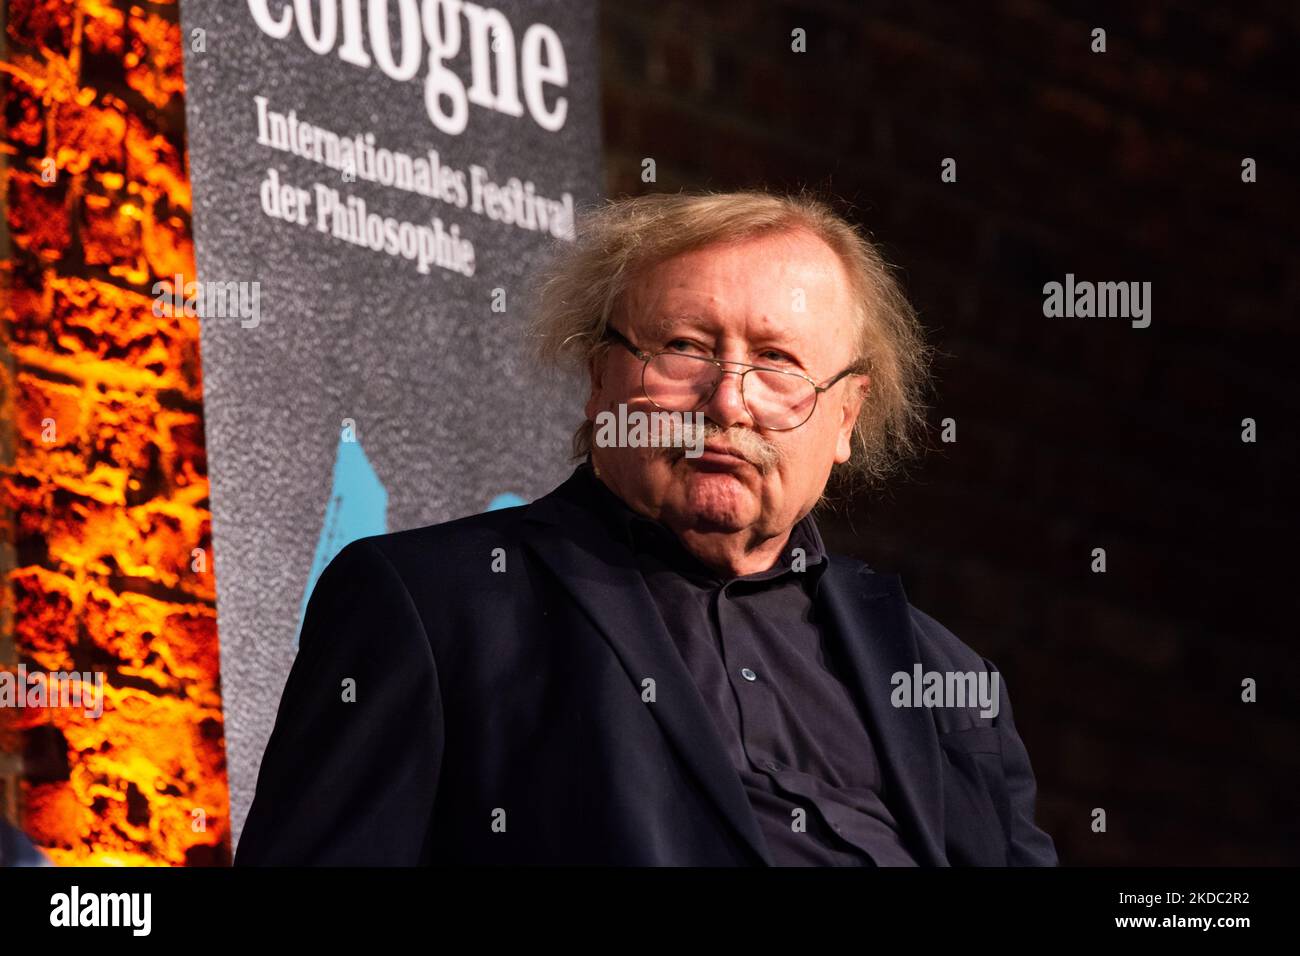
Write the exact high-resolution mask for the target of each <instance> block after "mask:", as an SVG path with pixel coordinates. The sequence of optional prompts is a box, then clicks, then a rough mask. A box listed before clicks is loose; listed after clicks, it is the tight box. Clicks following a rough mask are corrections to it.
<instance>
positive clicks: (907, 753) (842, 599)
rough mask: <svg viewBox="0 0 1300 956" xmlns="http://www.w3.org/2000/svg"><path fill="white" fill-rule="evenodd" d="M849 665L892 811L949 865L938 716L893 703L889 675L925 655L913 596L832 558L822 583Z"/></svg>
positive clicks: (933, 862) (932, 859) (930, 855)
mask: <svg viewBox="0 0 1300 956" xmlns="http://www.w3.org/2000/svg"><path fill="white" fill-rule="evenodd" d="M818 601H819V602H821V603H822V604H823V606H824V607H825V609H826V610H827V611H828V612H829V615H830V619H829V621H828V622H827V623H829V624H830V625H831V627H832V634H831V635H828V636H830V637H832V638H836V637H838V639H839V642H840V646H841V647H842V648H843V649H844V655H843V656H844V658H845V659H846V661H847V662H848V665H849V673H848V674H846V675H845V677H846V678H847V682H848V683H849V685H850V688H851V690H852V691H853V692H854V693H855V694H856V695H857V698H858V702H859V707H860V709H861V710H862V712H863V713H864V714H865V715H866V717H867V719H868V721H869V722H870V726H869V728H868V730H869V731H870V733H871V742H872V744H873V745H874V746H875V748H876V753H877V754H878V755H879V758H880V762H881V766H882V769H883V771H884V773H885V774H886V779H887V782H888V783H889V784H891V785H892V790H891V791H890V801H889V807H890V810H891V811H892V812H893V813H894V814H895V815H896V816H898V817H899V823H900V825H903V826H910V829H911V830H912V832H913V833H915V835H916V839H917V840H918V841H919V843H918V845H917V847H916V849H917V850H919V851H920V852H921V854H922V859H920V860H918V862H919V863H921V864H922V865H928V866H947V865H948V859H947V855H946V854H945V853H944V849H943V847H944V836H943V814H944V810H943V790H942V780H943V776H942V764H941V758H940V753H939V739H938V737H937V736H936V734H935V728H934V721H933V718H932V717H931V715H930V713H929V711H928V710H927V709H926V708H924V707H894V706H893V705H892V704H891V703H890V699H889V698H890V694H891V692H892V690H893V686H892V685H891V683H890V678H891V676H892V675H893V674H895V673H897V672H899V671H903V672H906V673H908V674H910V673H912V667H913V665H914V664H916V663H917V662H918V661H919V660H920V659H921V658H920V655H919V653H918V651H917V646H916V637H915V635H913V633H912V625H911V617H910V615H909V613H908V607H909V605H908V601H907V596H906V595H905V594H904V593H903V586H902V582H901V581H900V580H899V577H898V575H896V574H880V573H875V572H871V571H869V570H867V569H866V568H865V567H864V566H863V565H861V564H860V563H857V562H846V561H844V560H843V559H840V558H836V559H832V560H831V561H830V565H829V567H828V568H827V569H826V573H825V574H824V575H823V576H822V580H821V584H820V587H819V589H818Z"/></svg>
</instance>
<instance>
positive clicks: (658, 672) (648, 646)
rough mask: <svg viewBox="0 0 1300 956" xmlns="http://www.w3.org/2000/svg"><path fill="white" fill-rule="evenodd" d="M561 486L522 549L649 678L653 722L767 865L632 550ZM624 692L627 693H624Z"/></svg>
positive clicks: (544, 502)
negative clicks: (546, 569) (653, 698)
mask: <svg viewBox="0 0 1300 956" xmlns="http://www.w3.org/2000/svg"><path fill="white" fill-rule="evenodd" d="M572 481H573V479H570V480H569V481H568V482H565V484H564V485H561V486H560V488H558V489H556V491H553V492H551V493H550V494H549V495H546V496H545V497H543V498H541V499H539V500H538V501H536V502H535V503H534V504H532V505H531V506H530V513H529V518H530V519H531V520H534V521H536V522H538V523H539V531H540V532H541V533H540V534H539V535H538V536H537V537H536V538H535V539H531V540H530V539H526V541H525V547H528V548H529V549H530V550H532V551H533V553H534V554H536V555H537V556H538V557H539V558H540V559H541V560H542V562H543V563H544V564H545V565H547V566H548V567H549V568H550V569H551V570H552V571H553V572H554V574H555V577H556V578H557V579H558V580H559V582H560V583H561V584H562V585H563V586H564V588H565V589H566V590H567V591H568V592H569V594H570V596H571V597H572V598H573V600H574V601H575V602H576V603H577V604H578V605H579V606H580V607H581V608H582V609H583V610H584V611H585V612H586V614H587V615H588V616H589V617H590V618H591V620H592V621H593V622H595V624H596V629H597V630H598V631H599V632H600V634H601V636H602V637H603V638H604V639H605V640H606V641H607V642H608V643H609V645H610V646H611V647H612V648H613V650H614V653H615V654H616V655H617V656H618V658H619V660H620V661H621V662H622V664H623V668H624V669H625V670H626V671H627V674H628V677H629V678H630V679H631V682H632V685H633V687H635V688H639V687H640V686H641V682H642V681H643V680H644V679H645V678H647V677H652V678H654V681H655V687H656V695H657V697H658V700H659V701H660V702H658V703H653V704H647V705H646V706H647V707H649V708H650V712H651V714H652V715H653V716H654V719H655V720H656V721H658V723H659V725H660V727H661V729H662V730H663V732H664V734H665V735H667V737H668V739H669V740H670V741H671V742H672V745H673V747H674V748H675V749H676V750H677V752H678V754H679V755H680V756H681V758H682V760H683V762H684V763H685V764H686V765H687V766H688V767H690V769H691V771H692V772H693V773H694V775H695V777H696V779H697V780H698V782H699V784H700V786H701V787H702V788H703V789H704V791H705V792H706V793H707V794H708V795H709V796H710V797H711V798H712V799H713V801H714V802H715V803H716V804H717V806H718V809H719V810H720V811H721V813H722V816H723V818H724V819H726V820H727V821H728V822H729V823H730V824H731V825H732V826H733V827H734V828H735V830H736V832H737V834H738V835H739V836H740V838H741V839H742V840H743V841H744V842H745V843H746V844H747V845H748V846H749V847H750V848H751V849H752V850H753V852H754V854H755V856H756V857H757V858H758V861H759V862H762V863H765V864H767V865H769V866H770V865H772V862H773V861H772V858H771V855H770V853H769V851H768V848H767V843H766V841H765V840H764V839H763V837H762V833H761V831H760V829H759V825H758V820H757V818H756V817H755V816H754V812H753V809H752V808H751V806H750V803H749V797H748V795H747V794H746V793H745V788H744V786H743V784H742V783H741V781H740V775H739V774H738V773H737V772H736V770H735V768H734V767H732V766H731V761H730V760H729V758H728V757H727V753H726V750H725V749H724V747H723V744H722V741H721V739H720V738H719V737H718V734H717V730H716V729H715V728H714V725H713V719H712V717H710V715H709V712H708V710H707V708H706V707H705V704H704V701H703V700H702V699H701V697H700V694H699V690H698V689H697V688H696V686H695V682H694V680H693V679H692V677H691V675H690V672H689V671H688V670H687V669H686V665H685V663H683V661H682V659H681V655H680V654H679V653H678V652H677V647H676V645H675V644H674V643H673V640H672V637H671V636H670V635H669V633H668V631H667V629H666V628H665V627H664V624H663V620H662V618H661V617H660V615H659V609H658V608H657V607H656V606H655V603H654V599H653V598H652V597H651V595H650V592H649V590H648V589H647V588H646V585H645V581H644V579H643V578H642V576H641V572H640V569H639V567H638V566H637V564H636V560H635V557H634V555H633V554H632V552H631V551H630V550H629V549H627V548H626V547H623V546H622V545H620V544H619V542H617V541H616V540H614V539H613V538H612V537H611V536H610V535H609V534H608V532H607V531H605V530H604V528H603V527H601V526H600V524H599V523H598V521H597V519H596V518H595V516H594V515H593V514H592V513H591V512H590V511H589V510H588V509H586V508H583V507H581V506H580V505H578V504H576V503H575V502H571V501H569V500H567V498H566V497H565V494H564V493H565V492H566V490H569V489H567V488H566V486H569V485H570V483H571V482H572ZM629 692H632V691H631V690H630V689H629Z"/></svg>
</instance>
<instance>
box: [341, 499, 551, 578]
mask: <svg viewBox="0 0 1300 956" xmlns="http://www.w3.org/2000/svg"><path fill="white" fill-rule="evenodd" d="M531 507H532V505H515V506H513V507H510V508H499V509H497V510H494V511H484V512H482V513H480V514H473V515H466V516H464V517H461V518H453V519H451V520H450V521H440V522H437V523H435V524H428V525H422V526H420V527H417V528H407V529H405V530H402V531H389V532H385V533H383V534H372V535H366V536H365V537H361V538H357V539H355V540H353V541H350V542H348V544H347V545H346V546H345V547H344V549H343V551H340V552H339V556H340V557H341V556H342V554H343V552H344V551H347V550H348V549H349V548H352V549H373V550H375V551H377V552H378V553H379V554H381V555H383V556H384V557H385V558H387V559H388V561H389V563H391V564H392V565H393V567H394V568H396V569H397V570H398V571H399V572H406V571H413V570H417V569H424V572H425V573H427V572H428V569H429V568H430V567H431V566H436V567H438V568H439V570H440V571H446V570H449V569H451V568H453V567H455V565H456V563H457V562H458V561H459V560H460V559H462V558H468V557H474V558H477V557H479V556H482V555H485V554H490V553H491V551H492V549H493V548H498V547H501V548H505V549H507V550H510V549H511V548H512V547H513V545H514V544H515V543H517V542H518V540H519V539H520V537H521V536H522V534H523V524H524V522H523V517H524V516H525V515H526V514H527V513H528V511H529V509H530V508H531Z"/></svg>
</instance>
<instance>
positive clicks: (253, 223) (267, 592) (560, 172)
mask: <svg viewBox="0 0 1300 956" xmlns="http://www.w3.org/2000/svg"><path fill="white" fill-rule="evenodd" d="M286 5H287V4H286V3H284V2H281V0H273V2H271V3H270V4H269V7H270V10H271V12H272V14H273V15H278V14H279V12H280V10H281V9H282V8H283V7H285V6H286ZM495 5H496V6H497V8H498V9H500V10H501V11H502V12H503V13H505V14H506V16H507V17H508V18H509V20H510V22H511V25H512V26H513V28H514V32H515V40H516V43H518V42H519V41H520V40H521V39H522V36H523V32H524V30H525V29H526V27H527V26H528V25H529V24H530V23H532V22H534V21H541V22H544V23H547V24H548V25H550V26H551V27H552V28H553V29H555V30H556V31H557V32H558V33H559V35H560V37H561V39H562V41H563V44H564V50H565V54H566V58H567V62H568V68H569V85H568V88H567V90H565V91H564V95H566V96H567V97H568V100H569V107H568V109H569V112H568V117H567V120H566V123H565V125H564V127H563V128H562V129H561V130H560V131H558V132H555V133H551V132H547V131H546V130H543V129H542V128H541V127H540V126H538V125H537V124H536V123H534V122H533V120H532V118H531V117H530V116H529V115H528V113H527V112H525V114H524V116H522V117H519V118H515V117H511V116H506V115H502V114H498V113H495V112H492V111H490V110H486V109H482V108H479V107H476V106H474V105H472V104H471V106H470V108H469V121H468V122H469V125H468V128H467V129H466V131H465V132H464V133H462V134H460V135H459V136H448V135H445V134H443V133H442V132H440V131H439V130H438V129H437V127H435V126H434V125H433V123H432V122H431V121H430V119H429V117H428V115H427V113H426V110H425V106H424V99H423V80H424V77H425V75H426V72H427V57H428V48H427V45H424V44H422V48H423V54H424V58H423V59H422V63H421V68H420V71H419V73H418V75H417V77H416V78H415V79H414V80H411V81H408V82H395V81H393V80H391V79H389V78H388V77H387V76H385V75H384V74H383V73H382V72H381V71H380V70H379V69H378V68H377V67H372V68H370V69H368V70H367V69H361V68H358V67H355V66H353V65H351V64H349V63H346V62H344V61H342V60H340V59H339V57H338V56H337V53H336V52H333V53H329V54H326V55H317V54H315V53H313V52H311V51H310V50H309V49H308V48H307V47H306V45H305V44H304V43H303V41H302V39H301V37H300V36H299V34H298V32H297V29H296V28H295V30H294V31H293V32H292V33H290V35H289V36H288V37H286V38H284V39H282V40H275V39H272V38H271V37H269V36H266V35H265V34H263V33H262V32H261V31H260V30H259V29H258V28H257V26H256V24H255V23H254V21H253V19H252V16H251V14H250V12H249V6H248V4H247V3H246V2H241V0H186V2H185V3H184V4H183V7H182V13H183V17H182V20H183V26H184V34H185V37H184V39H185V42H186V44H187V50H186V65H185V75H186V84H187V96H186V113H187V121H188V129H189V155H190V167H191V176H192V181H193V186H194V235H195V244H196V259H197V266H198V277H199V279H200V281H203V282H211V281H248V282H252V281H256V282H259V283H260V291H261V310H262V321H261V324H260V326H258V327H257V328H243V327H241V325H240V322H239V321H238V319H233V318H232V319H219V318H215V317H212V316H205V317H204V319H203V322H202V340H201V345H202V356H203V378H204V413H205V419H206V428H207V452H208V467H209V473H210V476H211V482H212V514H213V537H214V560H215V570H216V576H217V613H218V624H219V631H220V639H221V668H222V686H223V692H224V699H225V719H226V749H227V756H228V760H229V775H230V792H231V808H230V810H231V824H232V833H233V835H234V839H235V840H236V841H237V840H238V835H239V832H240V829H241V827H242V824H243V820H244V817H245V815H246V813H247V810H248V806H249V803H250V802H251V798H252V793H253V786H254V783H255V780H256V773H257V766H258V762H259V761H260V759H261V754H262V751H263V748H264V747H265V744H266V740H267V738H268V736H269V735H270V731H271V727H272V724H273V721H274V717H275V711H276V706H277V704H278V702H279V698H280V692H281V689H282V686H283V683H284V679H285V677H286V675H287V673H288V670H289V667H290V665H291V663H292V660H293V655H294V652H295V648H294V645H295V640H296V632H297V627H298V614H299V609H300V605H301V602H302V598H303V592H304V588H305V587H306V585H307V582H308V579H309V576H310V575H311V573H312V566H313V556H314V554H315V551H316V548H317V542H318V539H319V538H320V536H321V531H322V524H323V523H324V521H325V516H326V507H327V504H328V499H329V497H330V491H331V482H332V472H333V468H334V463H335V457H336V453H337V449H338V441H339V429H340V423H341V422H342V420H343V419H345V418H351V419H354V420H355V421H356V423H357V431H358V439H359V442H360V445H361V447H362V448H363V449H364V451H365V453H366V455H367V456H368V458H369V460H370V462H371V464H372V465H373V466H374V468H375V470H376V472H377V473H378V477H379V479H380V480H381V481H382V482H383V484H384V485H385V486H386V488H387V492H388V526H389V529H390V530H398V529H402V528H409V527H416V526H419V525H424V524H430V523H434V522H439V521H445V520H448V519H451V518H455V517H458V516H461V515H466V514H471V513H474V512H478V511H482V510H484V508H485V507H486V505H487V503H488V502H489V501H490V500H491V499H492V498H493V497H494V496H495V495H497V494H500V493H506V492H513V493H516V494H519V495H521V496H523V497H525V498H529V499H531V498H533V497H536V496H537V495H539V494H542V493H544V492H545V491H547V490H549V489H550V488H551V487H553V486H554V485H555V484H556V483H558V482H559V481H560V480H561V479H562V478H563V477H564V476H565V475H566V474H567V473H568V470H569V466H568V464H567V463H566V452H567V448H568V441H569V436H570V434H571V433H572V429H573V426H574V425H575V424H576V422H577V421H578V416H579V415H580V406H581V403H580V397H579V395H578V394H577V393H576V392H575V391H573V390H572V387H571V383H564V382H561V381H557V380H555V379H553V378H550V379H546V380H542V379H541V378H540V377H539V376H535V373H534V372H533V371H532V369H531V367H530V365H529V364H528V362H527V360H526V355H525V352H524V351H523V349H522V347H521V342H520V338H519V336H520V332H521V330H522V327H523V321H524V315H523V313H522V311H521V309H520V307H519V306H520V305H521V304H522V296H521V293H522V292H523V288H524V284H525V280H526V279H527V277H528V274H529V272H530V271H531V270H532V269H533V267H534V266H535V265H536V264H537V262H538V261H539V258H540V256H541V255H542V254H543V252H544V250H545V249H547V248H548V247H549V246H550V245H552V244H554V243H555V242H557V240H553V239H550V238H549V237H547V236H546V235H545V234H541V233H537V232H528V231H525V230H522V229H519V228H516V227H515V226H508V225H504V224H501V223H497V222H493V221H491V220H490V219H488V218H486V217H484V216H479V215H475V214H474V213H472V212H471V211H470V210H469V209H468V208H467V209H464V210H460V209H456V208H455V207H454V206H447V205H444V204H441V203H439V202H437V201H436V200H433V199H426V198H424V197H421V196H418V195H415V194H410V193H403V192H401V191H398V190H395V189H392V188H385V187H382V186H379V185H378V184H371V183H367V182H364V181H358V182H356V183H344V182H342V181H341V180H340V178H339V176H338V174H337V173H336V172H334V171H333V170H330V169H328V168H326V167H324V166H321V165H318V164H316V163H313V162H311V161H309V160H307V159H303V158H300V157H298V156H294V155H291V154H289V153H284V152H280V151H277V150H274V149H272V148H270V147H268V146H262V145H259V144H258V142H257V122H256V119H257V114H256V110H255V107H254V103H253V97H254V96H255V95H259V94H260V95H264V96H266V97H268V98H269V99H270V105H271V108H273V109H280V110H283V111H287V110H289V109H290V108H293V109H296V110H297V113H298V115H299V117H300V118H301V119H304V120H308V121H310V122H314V123H319V124H321V125H323V126H326V127H328V128H330V129H332V130H335V131H337V132H339V133H346V134H351V133H354V132H357V131H363V132H364V131H373V132H374V133H375V134H376V138H377V142H378V143H379V144H382V145H386V146H389V147H392V148H397V149H403V150H407V151H410V152H413V153H421V152H423V151H424V150H427V149H437V150H438V151H439V153H440V155H441V157H442V160H443V162H444V163H446V164H449V165H451V166H454V167H456V168H460V169H464V170H466V172H467V174H468V167H469V165H470V164H471V163H477V164H479V165H481V166H485V167H487V169H488V172H489V175H490V176H491V177H492V178H493V179H494V180H495V181H497V182H504V181H505V180H506V179H507V178H508V177H510V176H518V177H519V178H521V179H530V180H532V181H533V182H534V183H535V184H536V188H537V191H538V192H539V193H540V194H542V195H546V196H551V197H556V198H558V197H559V196H560V195H561V194H562V193H563V192H564V191H569V192H571V193H572V194H573V196H574V200H575V203H576V204H577V206H578V207H579V208H580V209H581V208H582V207H583V206H585V205H587V204H589V203H590V202H592V201H594V200H595V199H596V198H597V195H598V192H599V188H600V186H599V184H600V178H599V177H600V155H599V148H600V147H599V143H600V134H599V112H598V105H599V104H598V96H599V90H598V84H597V62H596V52H595V30H596V22H595V5H594V3H593V2H591V0H575V2H566V3H564V4H555V3H545V4H541V3H531V4H530V3H518V2H500V3H496V4H495ZM288 6H291V5H288ZM312 6H314V7H316V6H318V4H312ZM366 6H367V5H366V4H362V5H361V8H362V11H363V13H364V11H365V9H366ZM390 6H392V7H393V8H394V9H395V8H396V7H397V4H396V3H394V4H390ZM461 25H462V26H464V25H465V21H464V18H463V17H462V18H461ZM196 29H201V30H203V31H204V41H205V43H206V47H207V49H206V51H205V52H192V51H191V50H190V49H189V47H188V44H190V43H191V42H192V40H193V36H194V33H193V31H195V30H196ZM394 33H396V30H395V29H394ZM339 42H341V39H340V41H339ZM367 42H368V41H367ZM516 62H517V61H516ZM449 66H450V67H451V68H452V69H453V70H454V71H455V72H456V74H457V75H458V76H460V77H461V78H462V79H463V80H465V81H466V83H467V85H468V79H469V77H470V71H469V52H468V37H466V39H465V42H464V44H463V48H462V51H461V53H460V55H459V56H457V57H455V58H454V59H453V60H451V61H450V63H449ZM555 95H556V91H555V90H554V89H551V90H550V92H549V93H548V102H550V101H553V99H554V96H555ZM272 167H273V168H275V169H277V170H278V171H279V172H280V175H281V177H282V179H285V180H287V181H290V182H294V183H296V184H298V185H300V186H303V187H304V188H310V186H311V183H313V182H322V183H326V184H328V185H330V186H331V187H333V188H335V189H338V190H340V191H341V192H343V193H350V194H353V195H357V196H360V197H362V198H364V199H365V201H366V203H367V205H369V206H370V207H371V208H372V209H374V210H375V211H377V212H381V213H383V214H385V215H393V216H395V217H397V218H399V219H409V220H412V221H417V222H419V221H427V220H428V218H429V217H430V216H432V215H438V216H440V217H441V218H442V220H443V222H444V224H446V225H449V224H450V223H452V222H455V223H457V224H459V225H460V229H461V233H462V235H464V236H467V237H468V238H470V239H471V241H473V243H474V246H475V252H476V257H477V271H476V274H475V275H474V276H473V278H466V277H464V276H461V275H458V274H453V273H450V272H446V271H443V270H441V269H438V268H436V267H434V268H433V269H432V270H431V271H430V273H429V274H428V275H420V274H419V273H418V272H417V271H416V269H415V265H414V263H412V262H409V261H407V260H405V259H402V258H400V257H397V258H391V257H389V256H387V255H384V254H382V253H379V252H374V251H371V250H370V249H367V248H362V247H358V246H354V245H351V244H348V243H346V242H343V241H340V240H336V239H334V238H332V237H330V236H328V235H325V234H322V233H319V232H317V231H316V230H315V228H314V227H308V228H302V227H299V226H296V225H292V224H289V223H285V222H281V221H278V220H274V219H271V218H269V217H267V216H266V215H265V214H264V213H263V212H262V209H261V204H260V199H259V187H260V185H261V183H262V181H263V179H264V178H265V176H266V173H267V170H268V169H269V168H272ZM497 287H501V288H504V289H506V290H507V304H508V306H509V308H508V311H506V312H505V313H504V314H501V313H497V312H493V311H492V310H491V308H490V305H491V290H492V289H493V288H497Z"/></svg>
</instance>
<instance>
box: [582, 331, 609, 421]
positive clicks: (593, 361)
mask: <svg viewBox="0 0 1300 956" xmlns="http://www.w3.org/2000/svg"><path fill="white" fill-rule="evenodd" d="M608 358H609V350H608V349H600V350H598V351H597V352H596V353H595V354H593V355H592V356H591V357H590V358H588V359H587V377H588V380H589V381H590V382H591V393H590V394H589V395H588V396H587V405H586V407H585V408H584V409H583V411H584V412H585V413H586V416H587V421H590V422H594V421H595V420H596V413H597V412H598V411H600V405H599V398H600V393H601V391H602V390H603V389H604V387H605V362H606V360H607V359H608Z"/></svg>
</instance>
